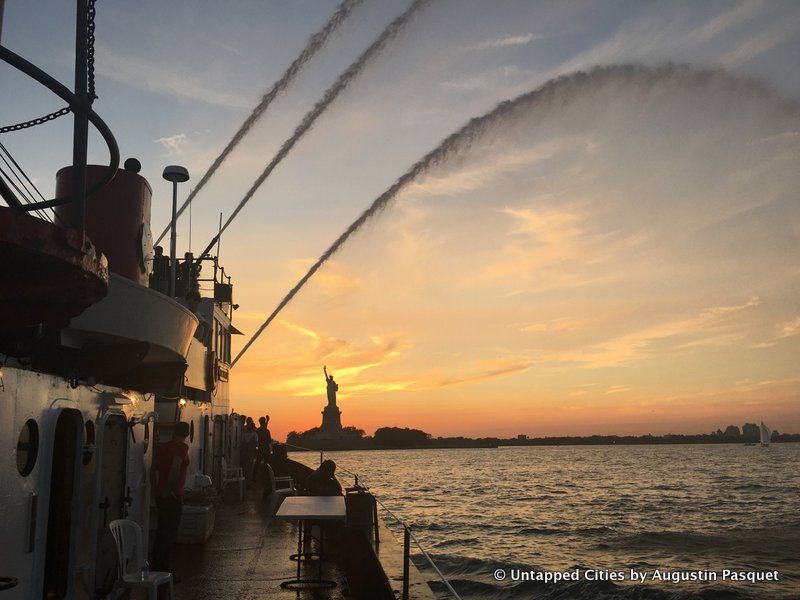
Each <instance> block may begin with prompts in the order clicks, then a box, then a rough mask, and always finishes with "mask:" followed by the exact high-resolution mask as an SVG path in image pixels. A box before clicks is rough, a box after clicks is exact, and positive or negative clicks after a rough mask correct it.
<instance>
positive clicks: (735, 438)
mask: <svg viewBox="0 0 800 600" xmlns="http://www.w3.org/2000/svg"><path fill="white" fill-rule="evenodd" d="M759 440H760V432H759V427H758V425H755V424H753V423H745V424H744V425H743V426H742V428H741V429H739V427H737V426H736V425H728V427H726V428H725V430H724V431H723V430H722V429H717V430H716V431H712V432H711V433H701V434H695V435H687V434H676V433H668V434H666V435H658V436H656V435H651V434H647V435H638V436H634V435H625V436H619V435H590V436H561V437H539V438H529V437H526V436H518V437H516V438H509V439H506V438H497V437H484V438H467V437H437V438H434V437H433V436H432V435H431V434H429V433H426V432H425V431H422V430H421V429H410V428H408V427H381V428H380V429H377V430H376V431H375V433H374V435H372V436H368V435H366V434H365V432H364V430H363V429H357V428H355V427H345V428H344V429H343V430H342V434H341V435H340V436H338V437H337V438H335V439H332V438H328V437H321V431H320V428H319V427H314V428H313V429H309V430H308V431H304V432H302V433H300V432H297V431H292V432H291V433H290V434H289V435H288V437H287V438H286V442H287V443H288V444H290V445H294V446H299V447H302V448H310V449H313V450H379V449H400V448H405V449H412V448H497V447H498V446H567V445H575V446H581V445H583V446H587V445H588V446H593V445H597V446H600V445H614V444H619V445H637V444H638V445H643V444H730V443H757V442H758V441H759ZM771 441H772V442H775V443H780V442H800V434H797V433H778V432H777V431H773V432H772V437H771Z"/></svg>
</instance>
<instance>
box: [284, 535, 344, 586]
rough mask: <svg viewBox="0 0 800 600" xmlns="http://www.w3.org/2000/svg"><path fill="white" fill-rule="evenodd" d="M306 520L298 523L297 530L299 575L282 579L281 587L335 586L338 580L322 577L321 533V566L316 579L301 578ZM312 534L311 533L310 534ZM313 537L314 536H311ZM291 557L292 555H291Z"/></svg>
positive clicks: (320, 552)
mask: <svg viewBox="0 0 800 600" xmlns="http://www.w3.org/2000/svg"><path fill="white" fill-rule="evenodd" d="M305 528H306V522H305V521H300V522H299V524H298V532H297V557H298V560H297V576H296V577H295V578H294V579H291V580H289V581H282V582H281V587H282V588H283V589H285V590H302V589H309V588H335V587H336V582H335V581H330V580H327V579H323V578H322V539H323V538H324V537H325V536H324V535H320V541H319V568H318V571H317V578H316V579H301V578H300V562H301V561H300V558H301V557H302V556H303V555H304V554H303V551H304V548H303V545H304V543H305V541H306V536H305ZM309 535H310V534H309ZM311 537H312V539H313V536H311ZM290 558H291V557H290Z"/></svg>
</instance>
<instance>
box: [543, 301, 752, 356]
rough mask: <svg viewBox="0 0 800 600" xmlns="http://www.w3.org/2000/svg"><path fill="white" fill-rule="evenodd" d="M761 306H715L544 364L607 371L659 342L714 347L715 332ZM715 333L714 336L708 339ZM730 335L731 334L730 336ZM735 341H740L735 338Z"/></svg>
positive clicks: (555, 354)
mask: <svg viewBox="0 0 800 600" xmlns="http://www.w3.org/2000/svg"><path fill="white" fill-rule="evenodd" d="M760 304H761V300H760V299H759V298H757V297H753V298H751V299H750V300H748V301H747V302H744V303H742V304H736V305H726V306H715V307H712V308H707V309H705V310H703V311H702V312H700V314H698V315H696V316H694V317H690V318H687V319H677V320H670V321H666V322H663V323H659V324H657V325H653V326H650V327H646V328H644V329H640V330H638V331H635V332H633V333H629V334H626V335H622V336H618V337H614V338H612V339H610V340H607V341H605V342H602V343H600V344H594V345H592V346H589V347H586V348H584V349H582V350H579V351H576V352H559V353H553V354H550V355H548V356H546V357H544V358H545V360H553V361H566V362H577V363H583V364H585V365H586V366H589V367H594V368H596V367H608V366H613V365H619V364H627V363H629V362H630V361H632V360H634V359H636V358H639V357H641V356H642V355H645V354H647V352H648V350H649V349H650V347H651V345H652V344H653V343H654V342H657V341H660V340H668V339H673V340H676V339H677V340H680V341H679V342H678V343H677V344H676V346H678V347H680V346H683V347H688V346H689V345H690V344H687V343H686V341H687V340H686V337H692V338H693V339H692V340H690V341H692V342H694V344H695V345H702V344H704V343H709V340H710V343H714V342H715V341H716V340H717V337H718V336H719V334H717V333H715V332H714V331H713V330H714V329H715V328H717V327H720V326H723V325H729V324H730V319H732V318H734V317H735V316H736V315H737V314H738V313H741V312H743V311H746V310H748V309H752V308H754V307H756V306H759V305H760ZM709 330H712V333H711V335H710V336H709V335H708V332H709ZM729 335H730V334H729ZM733 339H740V336H734V338H733Z"/></svg>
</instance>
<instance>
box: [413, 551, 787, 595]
mask: <svg viewBox="0 0 800 600" xmlns="http://www.w3.org/2000/svg"><path fill="white" fill-rule="evenodd" d="M432 558H433V560H434V561H435V562H436V565H437V566H438V567H439V569H440V570H441V571H442V572H443V573H444V575H445V577H447V580H448V582H449V583H450V585H452V586H453V589H455V591H456V592H458V594H459V596H461V597H462V598H465V599H470V600H522V599H525V600H568V599H569V600H756V599H757V598H759V596H757V595H753V594H751V593H750V592H747V591H745V590H743V589H738V588H736V589H734V588H730V587H720V586H714V587H711V586H709V587H703V588H694V589H684V590H678V589H675V588H674V587H673V588H663V587H656V586H654V585H618V584H615V583H612V582H609V581H586V580H582V581H578V582H567V583H559V584H551V583H543V582H538V581H519V582H514V581H510V580H506V581H502V582H497V581H494V578H493V573H494V572H495V570H497V569H503V570H505V571H506V572H507V573H508V572H510V571H511V570H513V569H519V570H522V571H526V572H527V571H531V570H532V569H533V570H540V569H538V568H536V567H532V566H531V565H520V564H516V563H508V562H501V561H492V560H483V559H478V558H473V557H465V556H458V555H452V554H435V555H433V556H432ZM413 560H414V563H415V564H416V565H417V567H418V569H419V570H420V571H421V572H422V573H423V574H425V575H426V576H428V577H429V581H428V584H429V585H430V587H431V589H432V590H433V591H434V592H435V593H436V595H437V597H439V598H441V599H442V600H444V599H445V598H450V595H449V592H448V590H447V588H446V587H445V585H444V584H443V583H442V582H441V581H439V580H438V579H434V578H433V577H431V576H432V575H433V570H432V569H431V568H430V566H429V565H428V563H427V562H426V561H425V560H424V558H422V557H414V559H413ZM573 568H575V567H573ZM770 598H771V600H778V599H779V598H786V599H787V600H788V598H789V596H781V595H780V594H775V595H771V596H770Z"/></svg>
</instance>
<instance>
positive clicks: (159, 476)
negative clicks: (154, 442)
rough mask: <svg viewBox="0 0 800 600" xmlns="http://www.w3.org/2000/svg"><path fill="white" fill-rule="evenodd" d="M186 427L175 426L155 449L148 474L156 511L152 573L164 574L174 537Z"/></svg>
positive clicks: (186, 452) (185, 460)
mask: <svg viewBox="0 0 800 600" xmlns="http://www.w3.org/2000/svg"><path fill="white" fill-rule="evenodd" d="M187 437H189V424H188V423H184V422H183V421H181V422H179V423H176V424H175V428H174V429H173V432H172V439H171V440H170V441H168V442H167V443H166V444H163V445H162V446H159V447H158V449H157V451H156V457H155V461H154V464H153V468H152V469H151V471H150V477H151V485H152V489H153V493H154V494H155V497H156V507H157V508H158V531H157V533H156V539H155V543H154V545H153V570H154V571H168V572H171V569H170V554H171V553H172V546H173V545H174V544H175V540H176V538H177V537H178V526H179V525H180V522H181V509H182V502H181V496H182V495H183V486H184V485H185V483H186V470H187V469H188V468H189V446H187V445H186V438H187Z"/></svg>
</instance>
